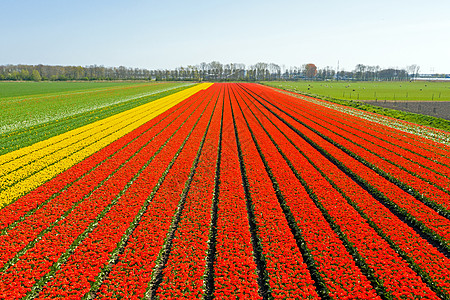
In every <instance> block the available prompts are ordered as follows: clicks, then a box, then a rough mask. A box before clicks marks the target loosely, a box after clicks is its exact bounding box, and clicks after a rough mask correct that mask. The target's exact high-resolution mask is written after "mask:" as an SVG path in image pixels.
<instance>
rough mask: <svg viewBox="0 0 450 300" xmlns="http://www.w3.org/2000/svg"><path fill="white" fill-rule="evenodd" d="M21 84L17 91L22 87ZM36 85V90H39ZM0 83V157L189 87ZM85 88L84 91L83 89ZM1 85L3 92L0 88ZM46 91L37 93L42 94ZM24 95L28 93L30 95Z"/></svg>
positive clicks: (95, 83)
mask: <svg viewBox="0 0 450 300" xmlns="http://www.w3.org/2000/svg"><path fill="white" fill-rule="evenodd" d="M22 84H23V86H22ZM41 84H42V88H40V87H39V86H40V85H41ZM51 84H54V83H49V82H45V83H44V82H39V83H29V82H17V83H16V82H14V83H13V84H12V85H10V82H0V91H2V94H6V93H7V94H9V95H20V93H21V89H22V87H23V89H24V92H23V93H25V94H27V95H22V96H15V97H0V105H2V109H1V110H0V154H4V153H7V152H10V151H13V150H16V149H19V148H21V147H25V146H28V145H31V144H33V143H36V142H38V141H41V140H44V139H48V138H50V137H52V136H55V135H58V134H60V133H62V132H66V131H68V130H72V129H75V128H78V127H80V126H83V125H86V124H89V123H91V122H94V121H97V120H100V119H103V118H106V117H109V116H111V115H114V114H117V113H120V112H122V111H125V110H128V109H131V108H133V107H136V106H138V105H142V104H145V103H148V102H150V101H153V100H156V99H159V98H161V97H164V96H167V95H170V94H173V93H175V92H178V91H180V90H183V89H185V88H187V87H188V86H191V85H192V84H191V83H174V82H165V83H156V82H146V83H128V84H125V83H112V85H110V86H109V87H108V86H105V85H104V84H105V83H104V82H98V83H97V82H89V83H83V82H82V83H80V82H64V83H61V84H57V85H56V86H57V87H59V90H58V88H57V87H52V88H51V89H50V88H48V87H49V85H51ZM88 84H89V86H90V88H88ZM5 86H7V88H6V90H7V92H3V88H4V87H5ZM44 90H46V91H49V90H50V91H51V92H48V93H43V92H42V91H44ZM30 93H34V95H31V94H30Z"/></svg>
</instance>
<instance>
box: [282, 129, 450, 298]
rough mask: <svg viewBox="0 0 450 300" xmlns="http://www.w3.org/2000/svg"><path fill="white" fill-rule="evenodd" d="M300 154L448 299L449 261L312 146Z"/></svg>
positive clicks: (303, 147)
mask: <svg viewBox="0 0 450 300" xmlns="http://www.w3.org/2000/svg"><path fill="white" fill-rule="evenodd" d="M279 124H280V123H279ZM281 126H284V127H281ZM279 128H280V129H281V130H283V131H284V132H288V131H289V129H288V128H287V126H286V125H285V124H280V127H279ZM296 140H297V139H296ZM301 153H302V154H303V155H305V156H306V157H307V158H308V160H309V161H310V162H311V163H312V164H313V165H314V167H315V168H316V169H318V170H319V171H320V172H321V174H322V176H324V177H326V178H327V180H328V181H329V182H330V183H331V184H333V186H334V187H335V188H336V189H338V190H339V191H340V192H341V193H342V194H343V195H344V196H345V197H346V199H347V201H348V202H349V203H350V204H351V205H352V206H353V207H354V208H355V209H356V210H357V211H358V212H359V213H360V214H361V215H362V216H363V217H364V218H365V219H366V220H367V221H368V222H369V224H371V226H372V227H374V228H375V229H376V230H377V232H378V234H379V235H380V236H382V237H383V238H384V239H385V240H387V241H388V242H389V244H390V245H391V247H393V248H394V249H395V250H396V251H397V252H399V253H401V254H402V257H404V258H405V259H406V260H407V261H408V263H409V264H410V265H411V266H412V267H413V268H414V270H415V271H416V272H418V273H419V274H421V275H422V277H423V278H425V279H427V278H429V280H430V282H431V281H434V283H432V284H434V285H437V286H438V287H440V288H441V289H442V290H444V292H443V293H444V294H447V296H448V295H450V270H449V269H448V267H447V266H448V265H450V260H449V259H448V258H447V257H445V256H444V255H443V254H442V253H440V252H439V251H438V250H437V249H436V248H435V247H433V246H432V245H430V244H429V243H428V241H426V240H425V239H423V238H422V237H420V235H419V234H417V232H415V231H414V230H413V229H412V228H411V227H409V226H407V225H406V224H405V223H403V222H402V221H401V220H400V219H399V218H398V217H396V216H395V215H394V214H393V213H392V212H391V211H389V210H388V209H387V208H386V207H385V206H383V205H382V204H380V203H379V202H378V201H376V200H375V199H374V198H373V197H372V196H371V195H370V194H369V193H368V192H367V191H366V190H364V189H363V188H361V187H360V186H359V185H357V184H355V183H354V182H353V181H352V180H351V178H349V177H348V176H346V175H345V174H344V173H343V172H342V171H341V170H339V169H338V168H337V167H336V166H335V165H334V164H333V163H331V162H330V161H329V160H328V159H326V158H325V157H324V156H322V155H321V154H320V153H319V152H317V151H316V150H315V149H314V148H313V147H311V145H309V144H307V143H303V144H302V145H301ZM411 249H414V251H411Z"/></svg>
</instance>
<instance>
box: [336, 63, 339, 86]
mask: <svg viewBox="0 0 450 300" xmlns="http://www.w3.org/2000/svg"><path fill="white" fill-rule="evenodd" d="M336 81H339V59H338V63H337V69H336Z"/></svg>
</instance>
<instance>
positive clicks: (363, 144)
mask: <svg viewBox="0 0 450 300" xmlns="http://www.w3.org/2000/svg"><path fill="white" fill-rule="evenodd" d="M274 96H278V95H276V94H275V95H274ZM283 102H284V103H283ZM283 102H282V101H277V103H279V104H280V107H283V110H286V112H289V111H290V113H293V114H296V115H298V116H301V122H303V123H304V124H306V125H307V126H311V127H317V128H318V130H319V131H320V132H321V133H322V134H324V135H326V136H327V137H328V138H329V139H331V140H333V142H334V143H336V144H338V145H339V146H340V147H343V148H345V149H347V150H349V149H350V148H351V149H352V154H353V155H354V156H356V157H359V158H361V159H363V160H364V162H365V164H368V165H370V166H371V167H372V168H374V169H376V170H379V173H381V174H382V175H383V176H384V177H386V178H389V179H391V180H392V181H394V182H398V183H399V184H400V185H402V186H404V189H414V190H415V191H417V193H418V194H419V195H422V197H423V196H425V197H426V200H425V201H430V202H431V203H432V204H431V205H433V204H434V205H435V204H438V205H435V209H439V210H442V209H444V210H449V209H450V195H449V194H448V193H446V192H445V191H448V190H450V179H448V178H446V177H445V176H442V175H440V174H438V173H435V172H433V171H431V170H430V169H429V168H424V167H422V166H421V165H419V164H418V163H417V160H420V158H422V161H424V163H426V162H427V161H428V162H430V163H429V164H428V165H429V166H428V167H430V168H432V170H438V171H439V172H441V173H445V172H446V171H448V173H450V169H449V168H447V167H446V166H443V165H439V164H436V163H433V162H431V161H430V160H427V159H425V158H423V157H421V156H417V155H416V157H414V158H411V159H414V161H411V160H408V159H405V158H403V157H402V156H400V155H398V154H397V153H395V152H391V151H388V150H386V149H384V148H382V147H380V146H378V145H377V144H380V143H382V141H379V140H375V139H374V138H373V137H371V136H368V137H367V139H369V140H365V139H363V138H361V137H360V136H359V135H361V133H360V132H354V133H351V132H348V131H345V130H342V129H341V127H343V125H342V124H341V123H340V122H334V121H331V120H330V119H329V118H327V119H326V121H324V120H322V119H323V118H324V117H328V116H327V113H326V112H327V109H323V110H322V111H319V110H316V111H314V110H313V109H311V107H309V106H308V105H305V106H306V108H307V109H295V110H294V109H292V106H293V103H292V102H291V101H289V102H287V101H285V100H284V99H283ZM295 105H296V106H298V103H296V104H295ZM370 139H371V140H370ZM404 152H406V154H408V152H407V151H404ZM433 164H434V165H433ZM416 176H418V177H416ZM438 187H439V188H440V189H439V188H438Z"/></svg>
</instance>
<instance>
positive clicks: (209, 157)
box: [156, 90, 223, 299]
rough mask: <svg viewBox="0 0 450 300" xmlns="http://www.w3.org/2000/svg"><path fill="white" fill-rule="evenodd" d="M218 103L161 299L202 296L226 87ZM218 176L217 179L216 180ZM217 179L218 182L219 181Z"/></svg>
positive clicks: (159, 293) (166, 269)
mask: <svg viewBox="0 0 450 300" xmlns="http://www.w3.org/2000/svg"><path fill="white" fill-rule="evenodd" d="M217 94H218V101H217V107H216V109H215V110H214V113H213V115H212V119H211V125H210V126H209V130H208V132H207V134H206V138H205V142H204V145H203V148H202V152H201V154H200V157H199V162H198V166H197V168H196V170H195V174H194V176H193V179H192V182H191V184H190V188H189V193H188V194H187V196H186V202H185V204H184V208H183V215H182V216H181V219H180V222H179V224H178V228H177V230H176V232H175V236H174V238H173V240H172V248H171V251H170V256H169V258H168V261H167V263H166V264H165V267H164V269H163V271H162V281H161V285H160V286H159V288H158V290H157V291H156V294H157V296H158V297H160V298H161V299H170V298H189V299H202V297H203V294H204V280H206V279H204V276H205V272H206V271H207V268H208V267H207V264H208V263H209V262H208V261H206V260H205V257H206V255H207V252H208V238H209V235H208V233H209V228H210V224H211V221H212V220H211V207H212V201H213V197H214V192H215V189H216V188H217V187H216V186H215V185H216V183H217V180H218V176H216V172H217V171H218V170H216V166H217V160H218V157H219V156H218V154H219V153H218V151H220V150H219V149H220V148H219V147H218V145H219V139H220V132H221V125H222V110H223V90H220V91H218V92H217ZM214 179H215V180H214ZM215 181H216V182H215Z"/></svg>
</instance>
